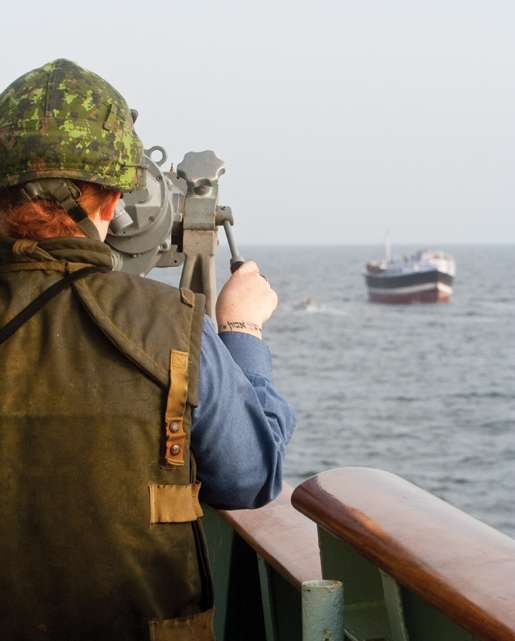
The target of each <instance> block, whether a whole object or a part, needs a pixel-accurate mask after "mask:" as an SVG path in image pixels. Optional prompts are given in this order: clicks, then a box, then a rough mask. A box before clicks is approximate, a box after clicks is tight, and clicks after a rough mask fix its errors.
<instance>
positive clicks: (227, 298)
mask: <svg viewBox="0 0 515 641" xmlns="http://www.w3.org/2000/svg"><path fill="white" fill-rule="evenodd" d="M276 307H277V294H276V293H275V292H274V290H273V289H272V288H271V287H270V283H269V282H268V280H267V279H266V278H264V277H263V276H262V275H261V274H260V273H259V267H258V266H257V265H256V263H255V262H254V261H252V260H250V261H247V262H245V263H243V265H242V266H241V267H240V268H239V269H237V270H236V271H235V272H234V274H233V275H232V276H231V277H230V278H229V280H228V281H227V282H226V283H225V285H224V287H223V289H222V291H221V292H220V295H219V296H218V300H217V301H216V320H217V323H218V331H220V332H227V331H228V332H245V333H247V334H253V335H254V336H257V337H258V338H261V328H262V326H263V323H265V322H266V321H267V320H268V319H269V318H270V316H272V314H273V313H274V310H275V308H276Z"/></svg>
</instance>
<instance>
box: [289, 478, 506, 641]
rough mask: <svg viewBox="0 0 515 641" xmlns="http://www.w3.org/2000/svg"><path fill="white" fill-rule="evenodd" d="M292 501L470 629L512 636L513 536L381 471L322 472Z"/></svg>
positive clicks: (497, 638)
mask: <svg viewBox="0 0 515 641" xmlns="http://www.w3.org/2000/svg"><path fill="white" fill-rule="evenodd" d="M292 502H293V505H294V506H295V507H296V508H297V509H298V510H299V511H300V512H302V513H303V514H305V515H306V516H308V517H309V518H310V519H312V520H313V521H315V522H316V523H317V524H319V526H320V527H321V528H322V529H324V530H326V531H328V532H330V533H331V534H333V535H334V536H336V537H338V538H340V539H342V540H344V541H346V542H347V543H349V544H351V545H352V546H353V547H354V548H356V550H358V552H359V553H360V554H362V555H363V556H364V557H365V558H367V559H369V560H370V561H372V562H373V563H374V564H375V565H376V566H378V567H379V568H381V569H382V570H384V571H385V572H387V573H388V574H389V575H391V576H392V577H394V578H395V579H396V581H397V582H398V583H399V584H400V585H402V586H405V587H406V588H408V589H410V590H412V591H413V592H415V593H416V594H418V595H419V596H420V597H422V598H423V599H424V600H425V601H427V602H428V603H430V604H431V605H433V606H434V607H436V608H437V609H439V610H441V611H442V612H444V613H445V614H446V615H447V616H448V617H449V618H451V619H452V620H454V621H455V622H456V623H458V624H459V625H460V626H462V627H463V628H465V629H466V630H469V631H470V632H471V633H472V634H474V635H477V636H479V637H480V638H481V639H488V640H492V641H515V540H513V539H511V538H510V537H508V536H505V535H504V534H501V533H500V532H498V531H496V530H494V529H493V528H491V527H489V526H487V525H485V524H484V523H481V522H480V521H478V520H476V519H474V518H473V517H471V516H469V515H467V514H465V513H464V512H461V511H460V510H458V509H456V508H454V507H452V506H451V505H449V504H448V503H445V502H444V501H442V500H440V499H438V498H436V497H434V496H432V495H431V494H428V493H427V492H425V491H423V490H421V489H419V488H418V487H416V486H415V485H413V484H411V483H409V482H407V481H405V480H403V479H401V478H399V477H397V476H395V475H394V474H390V473H388V472H382V471H380V470H373V469H368V468H345V469H340V470H333V471H329V472H324V473H322V474H319V475H317V476H316V477H313V478H311V479H308V480H307V481H305V482H304V483H302V484H301V485H300V486H299V487H298V488H297V489H296V490H295V492H294V493H293V497H292Z"/></svg>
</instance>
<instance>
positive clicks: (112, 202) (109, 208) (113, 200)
mask: <svg viewBox="0 0 515 641" xmlns="http://www.w3.org/2000/svg"><path fill="white" fill-rule="evenodd" d="M120 196H121V193H120V192H119V191H113V192H111V193H110V194H108V195H107V197H106V199H105V202H104V204H103V205H102V207H101V208H100V219H101V220H112V218H113V215H114V210H115V207H116V205H117V203H118V201H119V200H120Z"/></svg>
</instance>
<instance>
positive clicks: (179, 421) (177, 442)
mask: <svg viewBox="0 0 515 641" xmlns="http://www.w3.org/2000/svg"><path fill="white" fill-rule="evenodd" d="M188 368H189V353H188V352H181V351H179V350H176V349H172V350H170V387H169V388H168V400H167V404H166V414H165V429H166V448H165V461H166V463H168V465H174V466H182V465H184V460H185V459H184V455H185V449H186V432H185V431H184V414H185V412H186V402H187V400H188Z"/></svg>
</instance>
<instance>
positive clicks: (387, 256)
mask: <svg viewBox="0 0 515 641" xmlns="http://www.w3.org/2000/svg"><path fill="white" fill-rule="evenodd" d="M391 260H392V244H391V242H390V231H387V232H386V234H385V235H384V262H385V263H389V262H390V261H391Z"/></svg>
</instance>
